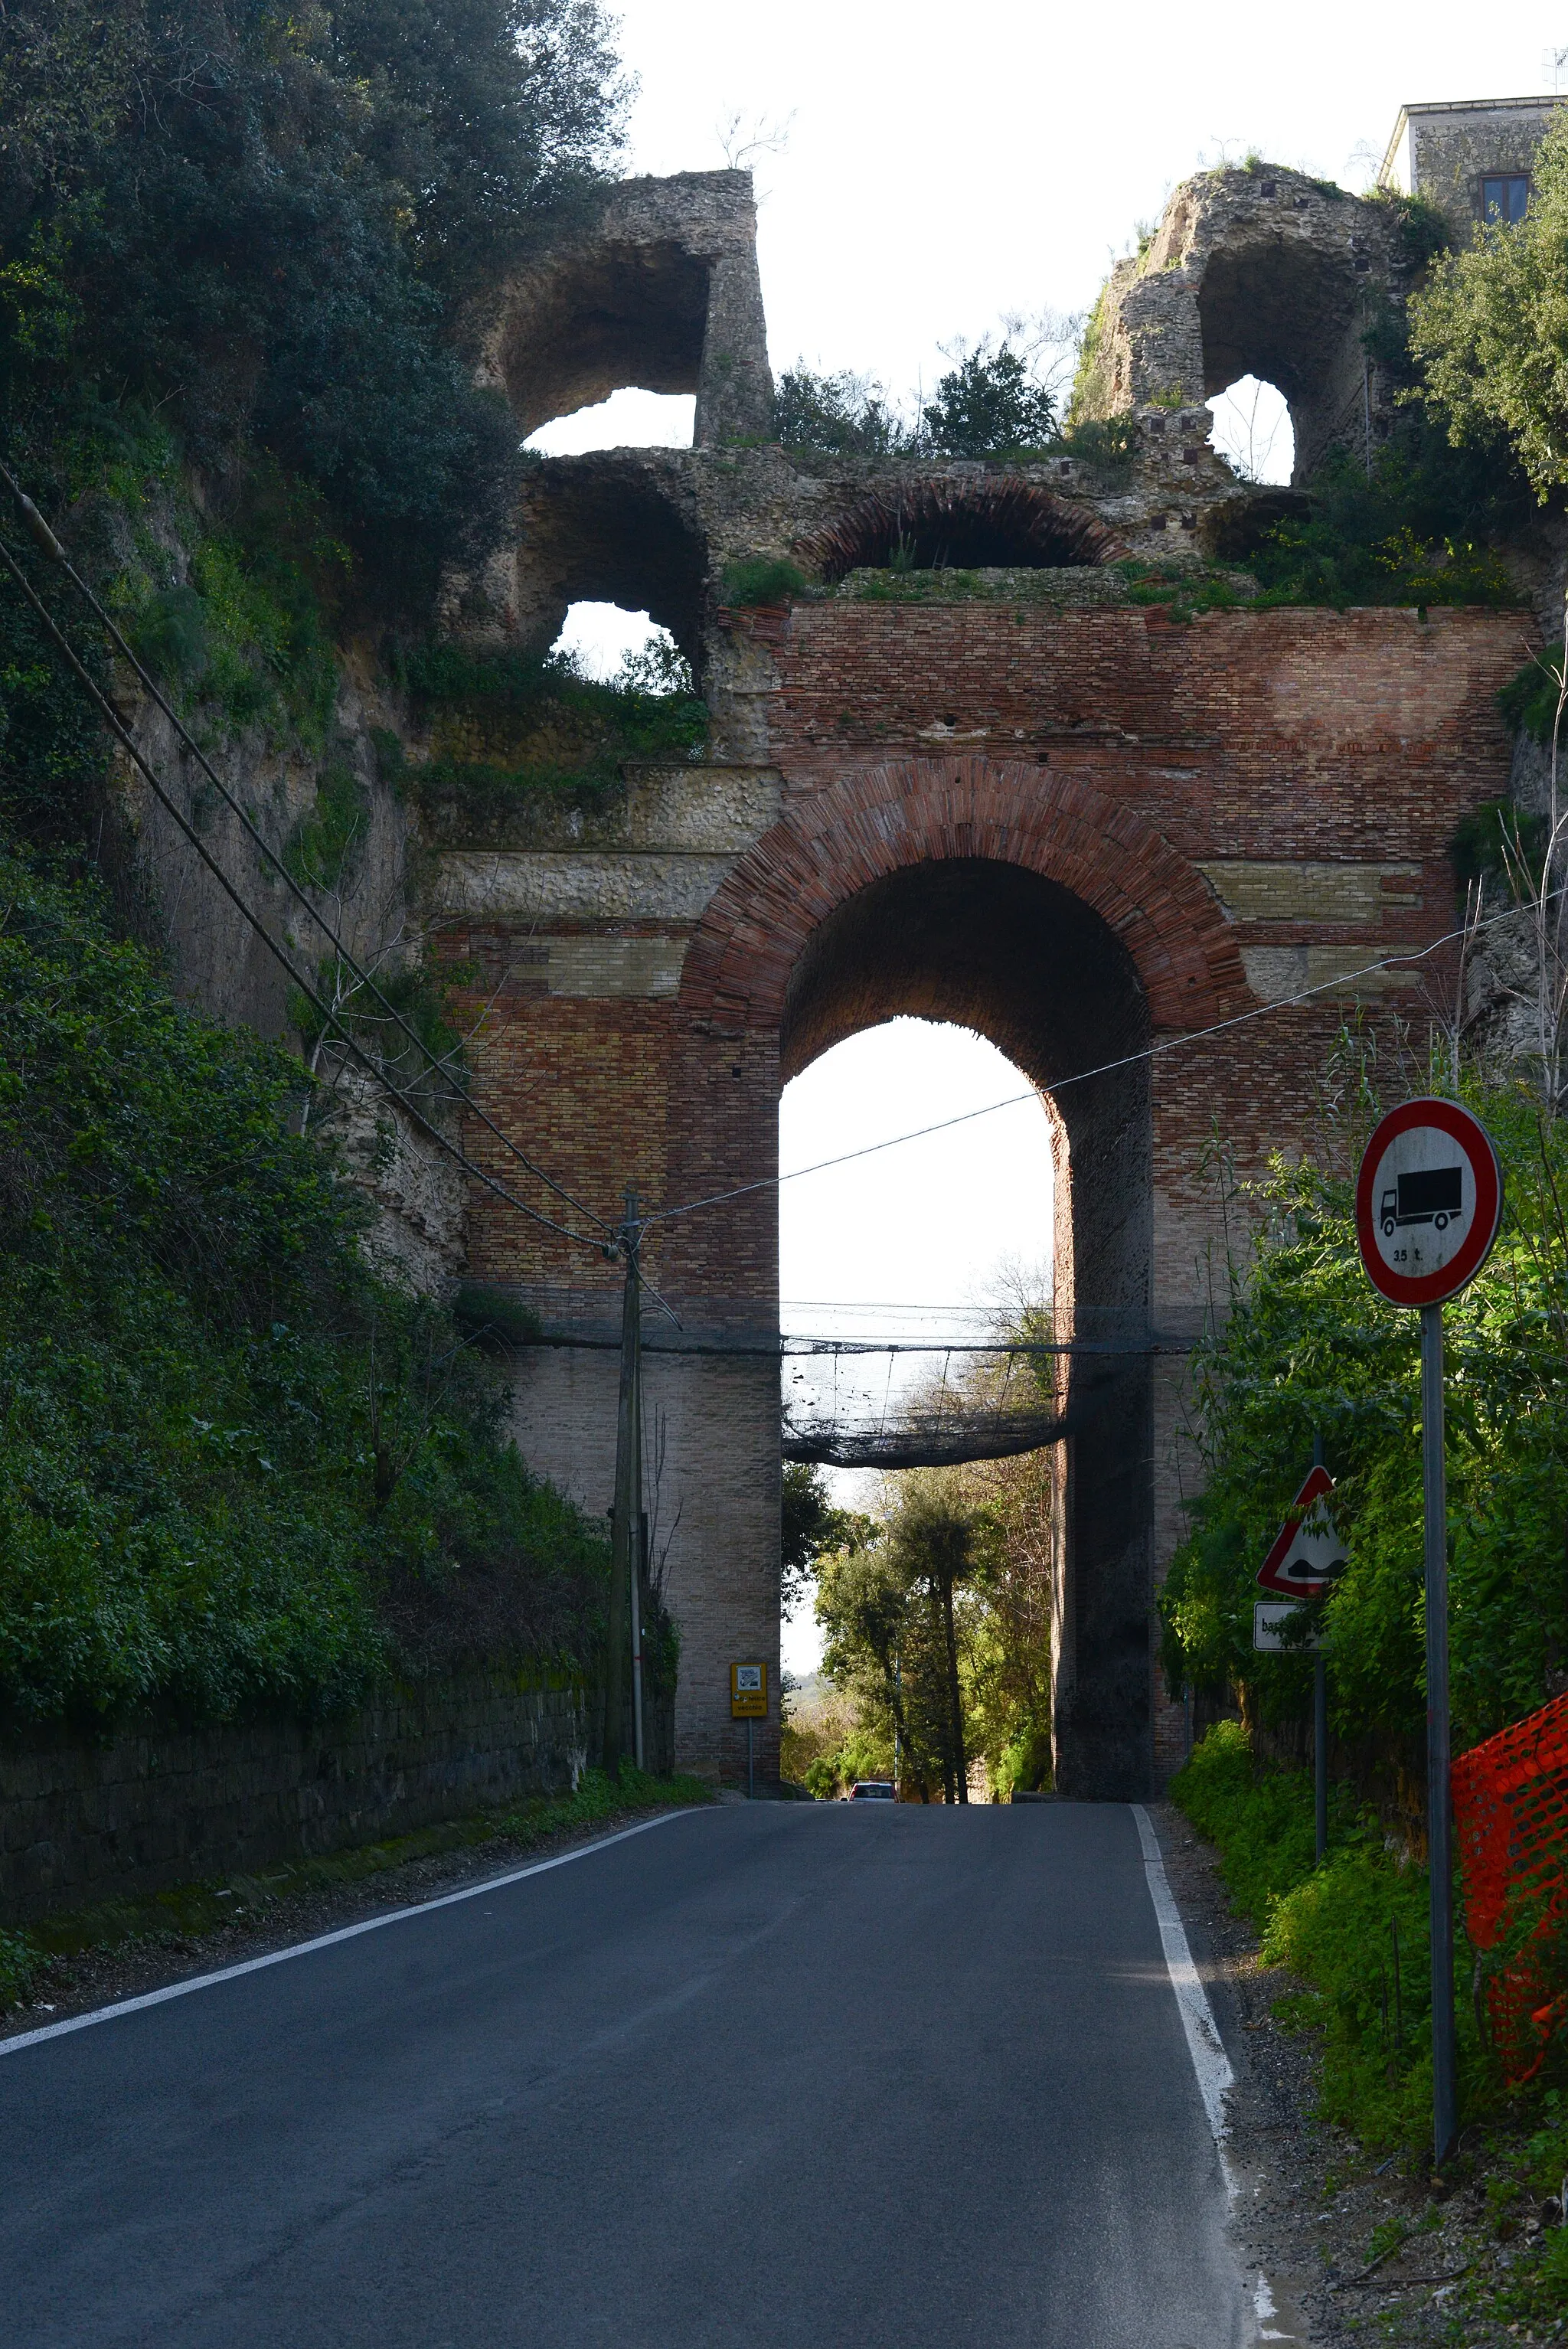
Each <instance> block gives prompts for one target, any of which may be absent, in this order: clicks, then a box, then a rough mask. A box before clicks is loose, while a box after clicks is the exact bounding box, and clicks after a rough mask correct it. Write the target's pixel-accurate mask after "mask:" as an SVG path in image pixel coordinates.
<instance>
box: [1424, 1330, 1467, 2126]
mask: <svg viewBox="0 0 1568 2349" xmlns="http://www.w3.org/2000/svg"><path fill="white" fill-rule="evenodd" d="M1421 1481H1422V1485H1423V1488H1424V1492H1425V1498H1426V1513H1427V1864H1428V1868H1429V1871H1430V1875H1431V1903H1432V1907H1431V1922H1432V2158H1433V2160H1434V2161H1438V2162H1442V2161H1446V2160H1447V2159H1448V2157H1449V2154H1450V2153H1451V2152H1452V2151H1453V2147H1454V2138H1455V2137H1456V2135H1457V2133H1458V2125H1459V2110H1458V2102H1457V2089H1456V2081H1455V2043H1454V1862H1453V1806H1452V1802H1451V1799H1450V1795H1449V1536H1448V1479H1447V1475H1446V1470H1445V1461H1444V1452H1443V1309H1442V1307H1441V1306H1440V1305H1423V1306H1422V1308H1421Z"/></svg>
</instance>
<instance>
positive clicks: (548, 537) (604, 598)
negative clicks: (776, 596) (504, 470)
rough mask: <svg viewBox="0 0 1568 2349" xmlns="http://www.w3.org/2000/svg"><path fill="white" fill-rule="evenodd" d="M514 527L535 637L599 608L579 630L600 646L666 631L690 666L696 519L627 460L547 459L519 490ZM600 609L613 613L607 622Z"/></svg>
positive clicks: (697, 625)
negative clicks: (594, 632)
mask: <svg viewBox="0 0 1568 2349" xmlns="http://www.w3.org/2000/svg"><path fill="white" fill-rule="evenodd" d="M521 525H522V533H521V534H522V539H523V543H524V545H525V546H526V549H527V553H528V557H529V562H528V570H529V574H530V578H531V582H532V583H535V585H534V593H535V597H536V601H535V605H534V612H535V614H536V616H537V617H536V619H535V621H534V623H533V624H534V625H537V626H540V633H541V635H542V634H543V630H544V627H545V626H548V628H549V630H550V634H551V636H552V637H554V636H557V635H558V634H559V633H560V632H561V630H562V627H563V626H565V625H566V624H567V622H568V620H569V617H570V615H571V614H572V612H573V610H575V609H579V608H580V607H582V606H583V605H595V606H597V607H599V610H598V612H597V613H596V614H595V615H594V616H593V617H592V618H591V619H589V618H584V620H583V624H582V625H583V628H584V629H587V628H589V627H597V628H598V630H599V632H600V638H601V641H602V642H603V644H604V645H605V646H606V647H607V646H608V645H610V644H612V643H615V642H619V643H620V644H621V646H622V647H623V648H624V646H625V645H626V644H628V643H632V642H638V643H648V642H651V641H653V640H654V639H653V637H652V635H651V632H652V631H654V630H665V631H667V632H668V634H669V636H671V637H672V638H673V639H674V641H675V643H676V645H677V646H678V647H680V650H681V652H682V653H683V654H684V655H685V657H686V659H687V660H688V661H689V662H691V663H692V664H693V667H694V669H695V667H696V663H697V661H698V659H699V657H700V651H701V631H702V613H703V592H704V582H705V579H706V576H707V548H706V544H705V542H704V539H703V536H702V533H701V532H700V530H699V529H698V528H697V527H696V522H695V518H694V517H693V516H691V515H689V514H688V513H687V512H686V511H685V510H684V509H683V508H682V507H681V506H680V505H678V504H677V503H676V501H675V500H674V499H673V498H671V497H668V496H666V495H665V494H664V493H663V492H662V490H661V488H660V487H659V485H658V483H657V482H656V481H650V480H649V479H648V478H647V477H646V475H645V472H643V471H642V470H641V468H640V466H639V464H638V462H637V460H634V459H632V458H628V459H626V460H624V463H617V461H616V460H615V458H614V455H613V454H608V455H605V454H601V455H590V456H586V457H561V458H557V459H555V460H554V461H553V462H552V463H551V464H550V465H548V466H544V467H542V468H541V469H539V471H536V472H535V473H534V474H533V475H532V476H531V479H530V480H529V481H528V482H527V483H526V484H525V487H524V492H523V500H522V508H521ZM605 607H614V609H615V610H616V611H617V612H618V613H619V614H620V615H621V617H620V618H617V619H612V618H611V617H610V616H609V614H608V612H607V610H606V609H605ZM541 624H542V625H541ZM632 626H635V627H636V628H637V630H638V632H639V633H638V634H637V636H635V637H634V636H632V635H631V634H630V630H631V628H632ZM617 657H618V656H617Z"/></svg>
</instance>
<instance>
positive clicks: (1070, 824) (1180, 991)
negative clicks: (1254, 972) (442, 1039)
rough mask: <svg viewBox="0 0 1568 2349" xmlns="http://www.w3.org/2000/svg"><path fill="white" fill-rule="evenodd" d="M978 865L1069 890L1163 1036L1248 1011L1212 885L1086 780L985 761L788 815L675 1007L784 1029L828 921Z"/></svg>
mask: <svg viewBox="0 0 1568 2349" xmlns="http://www.w3.org/2000/svg"><path fill="white" fill-rule="evenodd" d="M954 858H980V859H985V860H986V861H989V862H993V863H996V864H1018V865H1022V866H1024V867H1026V869H1027V870H1028V871H1030V872H1032V873H1037V874H1040V875H1041V876H1042V878H1044V879H1046V880H1047V881H1053V882H1055V883H1057V885H1059V886H1060V887H1062V888H1064V889H1068V890H1070V891H1071V892H1072V894H1073V895H1074V896H1076V897H1078V898H1080V899H1081V900H1082V901H1083V903H1084V904H1085V905H1088V906H1090V907H1091V908H1092V909H1093V910H1094V912H1096V913H1097V914H1099V916H1100V917H1101V919H1102V920H1103V921H1104V922H1105V923H1106V924H1107V926H1109V928H1110V929H1111V930H1113V931H1114V932H1115V933H1116V935H1117V936H1118V937H1119V939H1120V940H1121V942H1122V944H1123V945H1124V946H1125V947H1126V948H1127V950H1128V952H1129V954H1130V956H1131V957H1132V961H1133V965H1134V967H1135V968H1136V969H1137V972H1138V975H1139V978H1140V980H1141V982H1142V985H1143V988H1144V991H1145V993H1146V995H1147V997H1148V1000H1149V1008H1150V1019H1152V1022H1153V1025H1154V1027H1155V1028H1156V1030H1166V1031H1170V1030H1178V1031H1179V1030H1186V1029H1192V1028H1201V1027H1204V1026H1206V1025H1208V1024H1209V1023H1210V1022H1212V1021H1213V1020H1215V1019H1223V1018H1224V1017H1225V1016H1226V1014H1227V1013H1229V1012H1232V1011H1235V1010H1239V1009H1242V1008H1243V1006H1244V1005H1245V1004H1247V1003H1249V1002H1250V1001H1251V999H1252V998H1251V992H1250V990H1249V988H1248V987H1247V983H1246V978H1245V975H1244V973H1243V968H1242V961H1241V957H1240V955H1239V954H1238V952H1237V950H1236V947H1235V946H1234V944H1233V940H1232V937H1231V934H1230V931H1229V928H1228V926H1227V925H1226V923H1225V920H1224V917H1223V916H1222V913H1221V911H1220V908H1219V906H1218V905H1217V904H1216V903H1215V900H1214V897H1213V895H1212V892H1211V891H1210V889H1209V888H1208V886H1207V885H1206V884H1205V882H1204V880H1203V878H1202V874H1199V873H1198V872H1197V871H1196V869H1195V868H1194V867H1193V866H1192V865H1191V864H1189V863H1188V862H1187V860H1186V858H1185V857H1183V856H1181V854H1179V853H1178V852H1177V851H1176V850H1175V849H1174V848H1172V847H1171V843H1170V842H1169V841H1168V840H1166V839H1165V838H1164V837H1163V835H1162V834H1161V833H1158V832H1156V831H1154V830H1153V829H1152V827H1151V826H1150V825H1149V824H1147V823H1143V822H1142V820H1141V819H1140V817H1139V816H1137V815H1135V814H1134V813H1133V812H1132V811H1131V810H1130V809H1129V808H1128V807H1126V806H1124V805H1123V804H1122V803H1121V802H1119V801H1117V800H1114V799H1113V798H1111V796H1110V795H1109V792H1104V791H1102V790H1100V789H1099V786H1098V785H1096V784H1094V783H1091V782H1088V781H1085V780H1084V779H1083V778H1082V777H1061V776H1055V775H1047V774H1045V773H1043V772H1042V771H1041V770H1040V769H1039V768H1038V767H1037V766H1033V765H1029V766H1026V765H1024V764H1023V763H1022V762H1020V761H994V760H991V759H987V758H985V757H983V756H971V757H966V758H955V757H948V758H932V759H907V760H897V761H890V762H888V763H887V764H885V765H880V766H875V767H867V768H861V769H860V770H859V771H854V772H851V773H849V774H846V775H842V776H841V777H840V778H839V779H838V780H837V781H834V782H831V783H830V784H827V785H826V786H824V788H823V789H822V790H820V791H818V792H812V793H811V794H810V796H809V797H805V798H802V799H800V800H799V801H798V802H795V803H794V804H793V805H791V806H789V807H787V808H786V810H785V812H784V813H783V815H782V816H781V817H780V819H779V822H778V823H776V824H775V825H774V826H773V828H772V830H771V831H770V832H769V833H766V834H765V835H764V837H763V838H762V839H761V840H760V841H758V843H757V844H756V846H755V847H754V848H752V849H750V850H749V851H748V853H747V854H746V855H744V856H743V857H741V858H740V860H739V861H738V864H736V866H735V868H734V870H733V872H732V873H731V874H729V875H728V877H727V879H726V880H725V882H724V883H723V885H721V887H720V888H719V889H718V890H717V893H716V894H715V895H714V897H713V899H712V901H711V903H710V904H709V905H708V908H707V913H706V914H705V915H704V916H703V919H702V922H701V924H700V926H699V927H698V929H697V931H696V936H694V938H693V939H692V942H691V946H690V947H689V949H688V951H687V954H686V967H685V970H684V973H683V977H682V982H681V1001H682V1003H683V1005H684V1006H685V1008H686V1009H687V1010H688V1011H689V1012H690V1013H692V1014H693V1015H694V1016H695V1017H696V1018H699V1019H700V1018H707V1019H717V1020H719V1021H720V1022H722V1023H723V1024H725V1025H729V1024H733V1022H734V1021H735V1020H736V1019H746V1020H748V1022H754V1023H757V1024H762V1023H766V1022H770V1021H773V1020H776V1019H782V1017H783V1011H784V999H785V990H786V988H788V986H789V975H790V973H791V971H792V970H793V969H794V968H795V965H796V962H797V961H798V960H799V956H800V953H801V950H802V948H803V947H805V945H806V942H807V940H808V939H809V938H810V936H811V933H812V931H813V930H815V929H816V928H817V927H818V926H820V924H821V923H822V922H823V921H825V920H826V919H827V917H828V916H829V915H830V914H831V913H832V912H833V911H834V909H835V908H836V907H837V906H839V905H842V904H843V903H844V901H845V899H846V898H848V897H852V896H853V895H856V893H857V892H858V891H860V890H861V889H864V888H866V887H868V886H869V885H871V884H872V882H873V881H880V880H882V879H884V878H885V877H886V876H887V875H888V874H891V873H895V872H897V871H899V870H900V869H901V868H903V867H905V866H908V865H912V864H925V863H930V862H935V861H945V860H948V859H954Z"/></svg>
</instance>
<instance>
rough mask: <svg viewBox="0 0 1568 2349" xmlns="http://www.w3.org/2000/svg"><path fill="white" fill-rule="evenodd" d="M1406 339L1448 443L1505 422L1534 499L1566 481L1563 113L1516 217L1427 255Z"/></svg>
mask: <svg viewBox="0 0 1568 2349" xmlns="http://www.w3.org/2000/svg"><path fill="white" fill-rule="evenodd" d="M1410 347H1411V349H1412V351H1413V352H1414V354H1415V356H1416V357H1417V358H1418V360H1419V361H1421V362H1422V363H1423V364H1424V366H1425V369H1426V378H1425V384H1424V388H1423V394H1422V396H1423V397H1424V398H1425V399H1426V400H1427V402H1428V403H1429V406H1430V407H1431V408H1432V409H1435V410H1436V411H1437V412H1439V414H1440V415H1441V416H1442V418H1443V419H1445V420H1446V422H1447V424H1448V429H1449V437H1450V439H1451V440H1453V441H1454V442H1455V443H1456V444H1458V443H1460V442H1461V441H1465V440H1473V439H1477V438H1480V437H1481V436H1483V435H1485V434H1486V433H1487V432H1489V431H1493V430H1496V429H1499V428H1501V429H1502V431H1504V432H1505V433H1506V434H1507V436H1508V439H1509V440H1510V441H1511V443H1512V446H1513V449H1514V451H1515V453H1516V454H1517V456H1518V458H1519V460H1520V463H1521V464H1522V467H1523V470H1524V472H1525V475H1526V477H1527V478H1528V480H1529V481H1530V483H1531V486H1532V488H1533V490H1534V491H1535V493H1536V495H1537V497H1538V498H1539V499H1540V500H1541V502H1542V504H1544V503H1545V502H1546V500H1547V498H1548V497H1549V496H1550V494H1551V492H1553V490H1554V489H1561V488H1562V487H1563V486H1564V484H1568V121H1565V120H1563V119H1561V118H1558V119H1555V120H1554V121H1553V124H1552V127H1551V128H1550V129H1548V131H1547V133H1546V136H1545V138H1544V139H1543V140H1542V144H1541V147H1540V149H1539V150H1538V152H1537V155H1536V159H1535V163H1534V166H1533V169H1532V174H1531V198H1530V209H1529V211H1528V212H1526V213H1525V215H1524V218H1523V219H1522V221H1519V222H1515V223H1513V224H1512V225H1511V226H1509V225H1501V224H1500V225H1498V226H1495V227H1488V228H1483V229H1481V230H1480V231H1479V232H1478V234H1477V237H1476V240H1475V243H1473V244H1472V245H1471V246H1470V248H1469V249H1468V250H1467V251H1464V252H1460V253H1451V254H1445V255H1441V256H1439V258H1438V259H1437V260H1435V261H1434V262H1433V263H1432V264H1431V269H1430V273H1429V277H1428V280H1427V282H1426V284H1425V285H1423V286H1421V287H1419V288H1418V290H1417V291H1416V293H1415V294H1414V295H1412V296H1411V300H1410Z"/></svg>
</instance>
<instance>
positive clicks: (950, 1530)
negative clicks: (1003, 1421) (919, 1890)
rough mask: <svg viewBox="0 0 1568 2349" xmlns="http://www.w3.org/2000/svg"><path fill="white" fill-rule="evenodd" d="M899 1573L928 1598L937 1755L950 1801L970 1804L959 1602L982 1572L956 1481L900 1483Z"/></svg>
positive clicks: (894, 1558)
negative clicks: (960, 1592) (936, 1675)
mask: <svg viewBox="0 0 1568 2349" xmlns="http://www.w3.org/2000/svg"><path fill="white" fill-rule="evenodd" d="M888 1549H889V1556H890V1562H891V1565H892V1571H893V1573H894V1574H895V1575H897V1576H900V1577H901V1578H903V1582H904V1585H905V1587H906V1588H911V1589H913V1590H915V1591H918V1592H919V1593H921V1594H922V1596H923V1599H924V1602H925V1607H926V1609H927V1611H928V1613H929V1616H930V1619H931V1628H932V1630H933V1632H934V1635H935V1644H936V1645H937V1647H938V1649H939V1651H940V1661H939V1672H940V1679H941V1686H942V1697H943V1702H942V1703H940V1704H939V1705H937V1706H935V1707H934V1713H935V1718H936V1723H937V1737H936V1741H935V1742H936V1745H937V1751H938V1754H939V1755H940V1759H941V1766H942V1777H943V1784H944V1787H945V1789H946V1794H947V1799H948V1801H949V1802H950V1803H951V1802H959V1803H966V1802H967V1801H968V1800H969V1760H968V1754H967V1751H966V1744H965V1734H964V1692H963V1689H962V1687H961V1685H960V1682H959V1672H958V1628H957V1623H956V1620H955V1618H954V1592H955V1591H956V1590H957V1588H958V1587H959V1585H960V1584H961V1583H965V1582H967V1581H968V1579H969V1578H970V1576H971V1575H972V1573H973V1571H974V1568H975V1513H974V1511H973V1510H972V1509H971V1508H968V1507H966V1506H965V1503H964V1501H963V1499H962V1497H961V1495H959V1493H957V1492H956V1491H955V1490H954V1485H953V1482H952V1480H951V1479H950V1478H947V1477H944V1476H941V1475H934V1474H932V1473H931V1472H930V1471H924V1472H923V1471H920V1470H918V1469H917V1470H913V1471H912V1472H911V1473H909V1474H908V1475H905V1476H903V1478H902V1479H901V1482H900V1488H899V1497H898V1504H897V1506H896V1508H895V1511H894V1513H893V1516H892V1521H891V1523H890V1526H889V1528H888Z"/></svg>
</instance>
